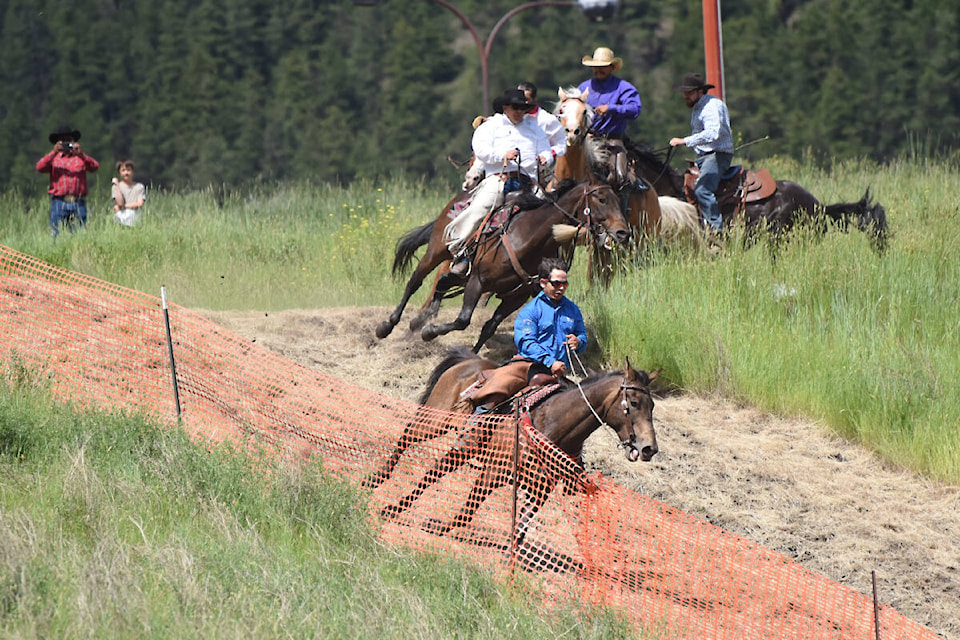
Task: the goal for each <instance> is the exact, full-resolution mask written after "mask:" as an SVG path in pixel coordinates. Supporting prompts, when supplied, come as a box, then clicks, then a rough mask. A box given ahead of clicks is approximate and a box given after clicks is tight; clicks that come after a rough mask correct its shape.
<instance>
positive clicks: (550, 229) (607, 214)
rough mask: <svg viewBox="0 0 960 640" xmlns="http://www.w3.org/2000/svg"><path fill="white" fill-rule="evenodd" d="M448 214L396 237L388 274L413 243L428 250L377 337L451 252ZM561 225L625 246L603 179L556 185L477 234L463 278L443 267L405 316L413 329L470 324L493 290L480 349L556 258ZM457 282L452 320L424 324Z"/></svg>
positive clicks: (622, 223) (430, 333) (405, 262)
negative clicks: (426, 297) (552, 195)
mask: <svg viewBox="0 0 960 640" xmlns="http://www.w3.org/2000/svg"><path fill="white" fill-rule="evenodd" d="M451 202H452V201H451ZM451 217H452V216H451V214H450V205H448V206H447V208H446V209H444V211H443V213H441V214H440V218H439V219H438V220H433V221H431V222H428V223H427V224H425V225H423V226H422V227H418V228H416V229H413V230H411V231H410V232H408V233H407V234H406V235H405V236H403V238H401V239H400V241H399V242H398V243H397V248H396V252H395V254H394V260H393V272H394V274H397V273H401V272H403V271H405V270H406V269H407V267H408V266H409V265H410V263H411V262H412V261H413V255H414V252H415V251H416V250H417V249H418V248H420V247H422V246H423V245H427V250H426V253H425V254H424V255H423V257H421V258H420V261H419V262H418V264H417V266H416V268H415V269H414V271H413V275H412V276H411V277H410V280H409V281H408V282H407V286H406V289H404V292H403V298H401V300H400V304H398V305H397V307H396V309H394V310H393V313H391V314H390V317H389V318H388V319H387V320H385V321H384V322H381V323H380V324H379V325H378V326H377V329H376V334H377V337H378V338H381V339H382V338H385V337H387V336H388V335H390V332H391V331H393V328H394V327H395V326H396V325H397V324H398V323H399V322H400V316H401V315H402V314H403V310H404V308H405V307H406V305H407V302H409V300H410V297H411V296H412V295H413V294H414V292H416V291H417V289H419V288H420V285H421V284H422V283H423V279H424V278H425V277H426V276H427V275H428V274H429V273H430V272H431V271H433V270H434V269H436V268H437V266H438V265H440V264H441V263H442V262H444V261H446V260H449V259H450V257H451V256H450V252H449V251H448V250H447V245H446V243H444V241H443V229H444V227H445V226H446V223H447V222H448V221H449V220H450V218H451ZM560 225H576V226H577V227H581V228H587V229H589V231H590V233H591V234H592V235H593V236H594V237H596V238H597V242H598V244H606V243H607V242H608V241H609V240H611V239H612V241H614V242H616V243H618V244H626V243H627V242H628V241H629V240H630V230H629V228H628V227H627V221H626V220H625V219H624V217H623V214H622V213H621V211H620V201H619V199H618V198H617V194H616V193H615V192H614V191H613V189H612V188H611V187H610V186H609V185H606V184H602V183H598V182H596V181H592V180H588V181H586V182H583V183H580V184H577V185H573V186H571V187H569V188H567V189H565V190H561V191H558V192H557V194H556V200H555V201H550V202H547V203H545V204H543V205H542V206H540V207H537V208H534V209H528V210H525V211H521V212H519V213H517V214H515V215H514V216H513V218H511V219H510V220H509V221H507V222H505V223H504V224H502V225H501V226H500V227H499V230H498V231H497V232H496V233H491V234H485V235H483V236H481V237H480V239H479V242H478V244H477V250H476V255H475V256H474V258H473V260H472V267H471V270H470V273H469V274H468V275H467V276H466V277H462V278H461V277H458V276H455V275H453V274H449V273H448V274H446V275H445V276H443V277H442V278H441V279H440V280H439V282H438V283H437V287H436V289H435V291H434V293H433V297H432V299H431V301H430V304H429V305H428V306H427V308H426V309H424V310H423V311H421V313H420V314H419V315H418V316H417V317H416V318H414V319H413V320H412V321H411V322H410V328H411V330H413V331H416V330H417V329H418V328H419V329H420V336H421V337H422V338H423V339H424V340H432V339H434V338H436V337H437V336H440V335H444V334H447V333H449V332H451V331H461V330H463V329H465V328H467V326H469V325H470V320H471V318H472V317H473V311H474V309H475V308H476V306H477V303H478V302H479V301H480V298H481V297H482V296H483V295H484V294H485V293H492V294H496V295H497V296H498V297H499V298H500V300H501V302H500V304H499V305H498V306H497V308H496V310H495V311H494V312H493V316H492V317H491V318H490V319H489V320H488V321H487V322H486V323H485V324H484V325H483V328H482V329H481V331H480V337H479V338H478V339H477V343H476V344H475V345H474V351H479V350H480V347H481V346H483V344H484V342H486V341H487V340H488V339H489V338H490V336H492V335H493V333H494V332H495V331H496V329H497V326H499V324H500V323H501V322H502V321H503V320H504V318H506V317H507V316H509V315H510V314H511V313H513V312H514V311H516V310H517V309H519V308H520V307H521V306H522V305H523V303H524V302H526V301H527V300H528V299H529V298H530V297H531V296H532V295H533V294H535V293H536V292H537V291H538V290H539V287H538V283H537V277H536V273H537V269H538V267H539V265H540V261H541V260H542V259H543V258H547V257H556V256H558V255H559V254H560V250H561V248H562V247H565V246H567V244H570V243H568V242H567V241H566V240H564V239H562V238H559V239H558V237H557V236H556V235H555V233H554V226H560ZM571 246H572V244H571ZM531 274H533V275H531ZM458 285H459V286H462V287H463V305H462V307H461V309H460V313H459V315H458V316H457V318H456V319H455V320H454V321H453V322H448V323H445V324H440V325H434V324H426V322H427V320H428V319H430V318H431V317H433V316H435V315H436V314H437V311H438V310H439V308H440V303H441V301H442V300H443V298H444V297H446V296H447V294H448V292H449V291H450V290H451V289H452V288H453V287H454V286H458Z"/></svg>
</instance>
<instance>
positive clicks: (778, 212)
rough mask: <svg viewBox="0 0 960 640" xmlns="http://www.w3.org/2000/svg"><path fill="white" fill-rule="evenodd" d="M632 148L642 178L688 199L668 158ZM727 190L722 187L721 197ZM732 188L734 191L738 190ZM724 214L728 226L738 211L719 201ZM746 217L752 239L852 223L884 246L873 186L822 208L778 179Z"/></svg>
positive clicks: (801, 190) (750, 206)
mask: <svg viewBox="0 0 960 640" xmlns="http://www.w3.org/2000/svg"><path fill="white" fill-rule="evenodd" d="M628 150H629V151H630V155H631V156H632V157H635V158H636V160H637V162H636V166H637V169H638V171H639V173H640V175H641V176H643V179H644V180H647V181H648V182H650V183H651V184H653V185H654V187H656V189H657V190H658V191H659V192H660V193H662V194H666V195H668V196H673V197H676V198H680V199H686V194H685V191H684V184H683V179H684V176H683V173H681V172H680V171H677V170H676V169H674V168H673V167H671V166H670V164H669V157H668V158H667V159H666V160H664V159H663V158H661V157H660V156H659V155H658V154H657V153H655V152H654V151H652V150H650V149H649V148H648V147H646V146H644V145H640V144H631V145H630V146H629V147H628ZM724 187H725V185H724V184H722V183H721V186H720V190H719V191H718V194H719V193H720V192H721V191H723V190H724ZM731 190H733V191H735V190H736V188H735V187H734V188H733V189H731ZM720 213H721V214H722V216H723V224H724V226H729V225H730V224H732V223H733V222H734V217H735V214H736V207H735V205H724V202H723V200H721V207H720ZM742 215H743V224H744V227H745V228H746V229H747V231H748V237H749V236H750V235H752V234H753V232H755V231H757V230H760V229H765V230H767V231H769V232H770V233H771V237H772V238H773V239H777V238H779V237H782V236H783V234H785V233H786V232H787V231H789V230H790V229H792V228H793V227H794V226H796V225H798V224H808V225H811V226H812V227H813V228H814V229H816V230H817V231H819V232H821V233H822V232H826V231H827V228H828V226H829V224H833V225H834V226H836V227H837V228H839V229H840V230H842V231H846V230H847V229H848V228H849V226H850V225H851V223H852V224H853V225H854V226H856V227H857V228H858V229H859V230H860V231H862V232H864V233H866V234H867V235H868V236H870V239H871V241H872V242H873V245H874V247H875V248H876V249H877V251H878V252H880V253H882V252H883V250H884V248H885V246H886V237H887V214H886V210H885V209H884V208H883V206H882V205H881V204H880V203H879V202H873V201H872V200H871V198H870V189H869V188H867V190H866V193H864V196H863V197H862V198H861V199H860V200H858V201H856V202H838V203H835V204H827V205H824V204H822V203H821V202H820V201H819V200H818V199H817V198H816V197H815V196H814V195H813V194H812V193H810V192H809V191H807V190H806V189H805V188H803V187H802V186H800V185H799V184H797V183H796V182H791V181H789V180H777V181H776V191H775V192H774V193H773V195H771V196H769V197H767V198H763V199H760V200H756V201H753V202H747V203H746V206H745V207H744V210H743V214H742Z"/></svg>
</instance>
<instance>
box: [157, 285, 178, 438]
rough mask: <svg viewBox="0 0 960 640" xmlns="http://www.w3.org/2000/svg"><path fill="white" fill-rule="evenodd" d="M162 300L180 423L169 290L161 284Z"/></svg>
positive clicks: (174, 398) (174, 396)
mask: <svg viewBox="0 0 960 640" xmlns="http://www.w3.org/2000/svg"><path fill="white" fill-rule="evenodd" d="M160 302H161V305H162V306H163V324H164V326H165V327H166V329H167V352H168V353H169V355H170V372H171V374H172V375H173V402H174V404H175V405H176V407H177V423H178V424H179V423H180V389H179V386H178V385H177V362H176V360H175V359H174V357H173V338H172V337H171V336H170V312H169V311H168V310H167V290H166V287H164V286H163V285H160Z"/></svg>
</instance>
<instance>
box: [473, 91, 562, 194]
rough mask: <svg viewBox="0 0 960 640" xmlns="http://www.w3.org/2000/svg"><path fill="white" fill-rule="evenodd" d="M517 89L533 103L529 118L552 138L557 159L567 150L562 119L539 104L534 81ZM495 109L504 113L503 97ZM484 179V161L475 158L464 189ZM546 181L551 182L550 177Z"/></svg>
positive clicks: (496, 111)
mask: <svg viewBox="0 0 960 640" xmlns="http://www.w3.org/2000/svg"><path fill="white" fill-rule="evenodd" d="M517 89H520V90H521V91H523V94H524V95H525V96H526V97H527V102H530V103H532V104H533V108H532V109H531V110H530V112H529V113H527V117H528V118H532V119H534V120H536V121H537V125H539V127H540V128H541V129H543V132H544V133H546V134H547V139H549V140H550V150H551V151H552V152H553V158H554V160H556V159H557V158H559V157H560V156H562V155H563V154H564V153H566V152H567V132H566V131H564V130H563V125H561V124H560V119H559V118H557V116H556V115H554V114H552V113H550V112H549V111H547V110H546V109H544V108H542V107H541V106H540V105H539V104H537V102H536V100H537V85H535V84H533V83H532V82H521V83H520V84H519V85H518V86H517ZM493 110H494V112H495V113H503V97H502V96H497V97H496V98H495V99H494V101H493ZM485 119H486V118H484V117H483V116H477V118H475V119H474V121H473V123H474V124H473V128H474V129H476V128H477V127H478V126H480V124H481V123H482V122H483V121H484V120H485ZM481 180H483V161H481V160H480V159H479V158H474V160H473V163H472V164H471V165H470V168H469V169H468V170H467V173H466V174H465V175H464V181H463V190H464V191H470V190H471V189H473V188H474V187H476V186H477V185H478V184H480V181H481ZM544 182H549V178H547V179H545V180H544Z"/></svg>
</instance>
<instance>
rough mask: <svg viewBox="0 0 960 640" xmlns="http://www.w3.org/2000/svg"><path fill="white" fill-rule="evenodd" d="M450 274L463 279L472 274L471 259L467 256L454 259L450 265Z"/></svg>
mask: <svg viewBox="0 0 960 640" xmlns="http://www.w3.org/2000/svg"><path fill="white" fill-rule="evenodd" d="M450 273H452V274H453V275H455V276H461V277H462V276H465V275H467V274H468V273H470V258H468V257H467V256H466V255H461V256H458V257H456V258H454V260H453V264H451V265H450Z"/></svg>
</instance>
